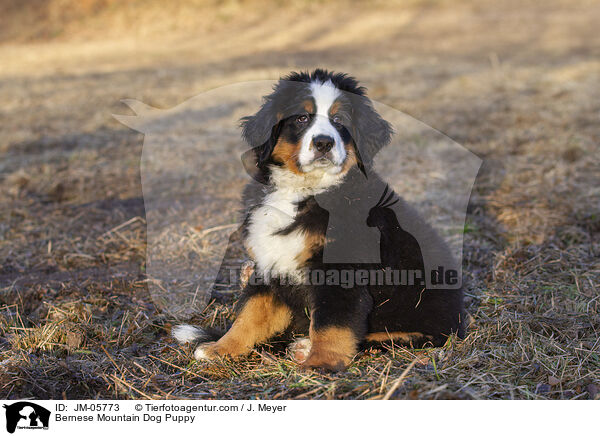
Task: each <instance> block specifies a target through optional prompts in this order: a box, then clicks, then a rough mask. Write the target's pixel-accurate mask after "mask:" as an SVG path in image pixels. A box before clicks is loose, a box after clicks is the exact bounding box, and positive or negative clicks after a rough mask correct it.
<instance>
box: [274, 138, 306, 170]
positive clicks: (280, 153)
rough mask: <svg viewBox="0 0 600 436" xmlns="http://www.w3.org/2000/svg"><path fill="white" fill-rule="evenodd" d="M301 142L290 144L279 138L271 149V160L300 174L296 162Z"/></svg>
mask: <svg viewBox="0 0 600 436" xmlns="http://www.w3.org/2000/svg"><path fill="white" fill-rule="evenodd" d="M300 147H301V144H292V143H291V142H287V141H285V140H283V139H279V141H277V144H276V145H275V149H274V150H273V154H272V157H273V160H274V161H275V162H279V163H281V164H283V166H285V167H286V168H287V169H288V170H290V171H291V172H293V173H295V174H302V171H300V169H299V168H298V165H297V163H296V160H297V157H298V153H299V152H300Z"/></svg>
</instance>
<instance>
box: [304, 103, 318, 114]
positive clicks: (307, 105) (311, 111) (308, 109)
mask: <svg viewBox="0 0 600 436" xmlns="http://www.w3.org/2000/svg"><path fill="white" fill-rule="evenodd" d="M302 107H303V108H304V110H305V111H306V112H308V113H309V114H314V113H315V105H314V103H313V102H312V100H305V101H304V103H302Z"/></svg>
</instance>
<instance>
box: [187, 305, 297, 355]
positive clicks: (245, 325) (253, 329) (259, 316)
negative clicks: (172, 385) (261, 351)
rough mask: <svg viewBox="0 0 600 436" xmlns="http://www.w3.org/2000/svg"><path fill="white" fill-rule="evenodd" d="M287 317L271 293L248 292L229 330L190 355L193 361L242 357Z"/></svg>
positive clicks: (287, 312) (280, 327)
mask: <svg viewBox="0 0 600 436" xmlns="http://www.w3.org/2000/svg"><path fill="white" fill-rule="evenodd" d="M291 319H292V314H291V312H290V310H289V308H288V307H287V306H286V305H284V304H283V303H281V302H280V301H279V300H278V299H277V298H276V297H275V296H274V295H271V294H256V295H252V296H251V297H249V298H248V300H247V301H246V302H245V304H244V306H243V307H242V310H241V311H240V314H239V315H238V317H237V319H236V320H235V322H234V323H233V325H232V326H231V328H230V329H229V331H228V332H227V333H225V335H224V336H223V337H222V338H221V339H219V340H218V341H216V342H208V343H205V344H202V345H200V346H199V347H198V348H196V351H195V352H194V357H195V358H196V359H197V360H212V359H215V358H217V357H219V356H231V357H235V356H243V355H245V354H248V353H249V352H250V351H251V350H252V348H253V347H254V346H255V345H256V344H259V343H261V342H264V341H266V340H268V339H269V338H271V337H272V336H274V335H275V334H277V333H281V332H282V331H284V330H285V329H286V328H287V326H288V325H289V324H290V322H291Z"/></svg>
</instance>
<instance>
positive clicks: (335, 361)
mask: <svg viewBox="0 0 600 436" xmlns="http://www.w3.org/2000/svg"><path fill="white" fill-rule="evenodd" d="M351 361H352V359H351V358H350V357H348V356H346V355H344V354H341V353H336V352H335V351H317V350H313V351H311V352H310V354H309V355H308V358H307V359H306V360H305V361H304V362H302V364H301V365H300V367H301V368H302V369H313V368H315V369H324V370H326V371H331V372H338V371H343V370H344V369H346V368H347V367H348V365H350V362H351Z"/></svg>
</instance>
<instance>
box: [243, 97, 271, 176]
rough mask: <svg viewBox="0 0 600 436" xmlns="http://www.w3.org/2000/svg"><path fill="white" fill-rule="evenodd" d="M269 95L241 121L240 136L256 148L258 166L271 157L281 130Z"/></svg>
mask: <svg viewBox="0 0 600 436" xmlns="http://www.w3.org/2000/svg"><path fill="white" fill-rule="evenodd" d="M269 97H270V96H269ZM269 97H267V100H266V101H265V103H264V104H263V105H262V107H261V108H260V110H259V111H258V112H257V113H256V114H255V115H252V116H249V117H244V118H242V122H241V126H242V137H243V138H244V140H245V141H246V142H247V143H248V145H250V147H252V148H258V150H257V155H258V160H257V164H258V165H259V166H261V165H262V164H264V163H265V162H266V161H267V160H268V159H269V157H271V153H273V149H274V148H275V144H277V140H278V139H279V133H280V131H281V123H280V118H281V117H280V116H279V115H278V114H277V112H276V110H275V107H274V106H275V105H274V101H273V99H271V98H269Z"/></svg>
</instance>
